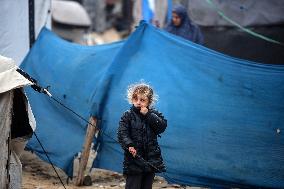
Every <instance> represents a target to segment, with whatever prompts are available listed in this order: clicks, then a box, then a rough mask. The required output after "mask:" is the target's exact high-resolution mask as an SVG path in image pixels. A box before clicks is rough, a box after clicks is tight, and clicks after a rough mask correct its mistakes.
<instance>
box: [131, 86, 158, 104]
mask: <svg viewBox="0 0 284 189" xmlns="http://www.w3.org/2000/svg"><path fill="white" fill-rule="evenodd" d="M138 94H142V95H145V96H146V97H147V98H148V100H149V106H153V105H154V104H155V102H156V101H157V100H158V95H157V94H155V93H154V90H153V88H152V87H151V86H150V85H148V84H146V83H144V82H139V83H135V84H131V85H129V86H128V88H127V100H128V102H129V104H132V100H133V98H136V97H137V95H138Z"/></svg>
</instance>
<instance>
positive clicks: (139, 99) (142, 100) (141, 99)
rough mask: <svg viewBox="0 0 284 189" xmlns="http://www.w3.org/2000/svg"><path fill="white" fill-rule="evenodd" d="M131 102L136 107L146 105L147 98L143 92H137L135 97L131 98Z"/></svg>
mask: <svg viewBox="0 0 284 189" xmlns="http://www.w3.org/2000/svg"><path fill="white" fill-rule="evenodd" d="M132 103H133V105H134V106H135V107H136V108H142V107H148V106H149V99H148V97H147V96H146V95H144V94H137V96H136V97H133V98H132Z"/></svg>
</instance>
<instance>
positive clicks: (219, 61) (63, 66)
mask: <svg viewBox="0 0 284 189" xmlns="http://www.w3.org/2000/svg"><path fill="white" fill-rule="evenodd" d="M23 68H24V69H25V70H26V71H27V72H28V73H29V74H31V76H33V77H34V78H36V79H37V80H38V81H39V84H41V85H42V86H47V85H50V86H51V87H50V91H51V93H52V94H53V95H54V98H57V99H59V100H60V101H61V102H62V103H63V104H65V105H66V106H68V107H70V108H71V109H73V110H74V111H76V112H77V113H79V114H80V115H82V116H83V117H84V118H85V119H88V118H89V117H90V115H94V116H96V117H97V118H98V119H99V120H100V128H101V135H100V137H99V138H98V140H96V141H95V142H97V143H100V150H99V153H98V157H97V159H96V162H95V164H94V165H95V166H96V167H99V168H104V169H109V170H114V171H118V172H121V171H122V159H123V155H122V150H121V148H120V146H119V145H118V144H117V143H116V141H115V139H116V130H117V127H118V122H119V119H120V116H121V114H122V113H123V112H124V111H125V110H126V109H127V108H129V106H130V105H129V104H128V103H127V101H126V100H125V95H126V88H127V86H128V85H129V84H131V83H134V82H138V81H140V80H141V79H143V80H145V81H146V82H149V83H150V84H151V85H152V86H153V87H154V90H155V91H156V92H157V94H158V95H159V102H158V103H157V104H156V107H157V108H158V109H159V110H160V111H161V112H163V114H164V115H165V117H166V118H167V120H168V128H167V130H166V132H165V133H164V134H163V135H162V138H161V139H159V143H160V145H161V149H162V154H163V157H164V160H165V163H166V165H167V172H166V175H162V176H166V179H167V180H168V181H170V182H175V183H179V184H186V185H195V186H210V187H241V188H246V187H271V188H283V187H284V140H283V129H284V127H283V125H284V124H283V123H284V117H283V113H284V104H283V102H284V85H283V84H284V66H279V65H265V64H260V63H256V62H249V61H245V60H239V59H236V58H232V57H229V56H226V55H223V54H220V53H217V52H215V51H212V50H209V49H207V48H204V47H202V46H199V45H196V44H193V43H191V42H189V41H185V40H183V39H181V38H179V37H176V36H173V35H171V34H168V33H166V32H164V31H160V30H158V29H156V28H154V27H152V26H150V25H147V24H145V23H142V24H140V26H139V27H138V28H137V29H136V31H135V32H134V33H133V34H132V35H131V36H130V37H129V39H128V40H127V41H125V42H119V43H114V44H109V45H103V46H94V47H83V46H79V45H75V44H70V43H68V42H65V41H63V40H60V39H59V38H57V37H56V36H55V35H54V34H52V33H51V32H49V31H48V30H46V29H44V30H43V31H42V32H41V34H40V37H39V39H38V41H37V42H36V44H35V46H34V47H33V49H32V50H31V51H30V53H29V54H28V56H27V57H26V58H25V60H24V62H23ZM27 91H28V95H29V98H30V101H31V104H32V108H33V111H34V113H35V115H36V118H37V124H38V129H37V135H38V137H39V138H40V140H41V142H42V143H43V145H44V147H45V149H46V151H47V152H48V155H49V156H50V158H51V160H52V161H53V163H54V164H55V165H57V166H58V167H60V168H62V169H63V170H65V171H66V172H67V173H68V174H69V175H71V173H72V160H73V157H74V155H75V154H76V153H77V152H79V151H80V150H81V148H82V143H83V140H84V136H85V130H86V123H84V122H83V121H82V120H80V119H79V118H77V117H76V116H74V115H73V114H72V113H70V112H69V111H67V110H66V109H64V108H63V107H62V106H60V105H58V104H57V103H55V102H54V101H52V100H51V99H49V98H48V97H47V96H45V95H41V94H38V93H36V92H34V91H32V90H30V89H27ZM28 146H29V148H30V149H32V150H34V151H35V152H36V153H37V154H38V155H39V156H40V157H41V158H43V159H45V160H46V157H45V155H44V154H43V150H42V149H41V148H40V146H39V145H38V142H37V141H36V140H35V139H34V138H33V139H32V140H31V141H30V142H29V144H28Z"/></svg>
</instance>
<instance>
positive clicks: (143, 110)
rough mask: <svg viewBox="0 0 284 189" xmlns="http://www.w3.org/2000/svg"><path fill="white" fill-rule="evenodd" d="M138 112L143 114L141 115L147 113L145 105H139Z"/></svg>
mask: <svg viewBox="0 0 284 189" xmlns="http://www.w3.org/2000/svg"><path fill="white" fill-rule="evenodd" d="M140 113H141V114H143V115H145V114H147V113H148V108H146V107H141V109H140Z"/></svg>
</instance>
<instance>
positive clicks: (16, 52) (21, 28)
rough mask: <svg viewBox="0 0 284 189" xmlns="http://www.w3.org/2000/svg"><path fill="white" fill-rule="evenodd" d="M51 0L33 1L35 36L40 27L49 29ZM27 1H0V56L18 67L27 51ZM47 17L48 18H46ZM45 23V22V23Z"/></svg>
mask: <svg viewBox="0 0 284 189" xmlns="http://www.w3.org/2000/svg"><path fill="white" fill-rule="evenodd" d="M50 2H51V0H35V32H36V36H37V35H38V33H39V32H40V30H41V28H42V26H44V25H45V23H46V26H47V28H50V27H51V21H50V14H48V9H49V8H50ZM28 3H29V0H12V1H11V0H1V6H0V26H1V27H0V54H1V55H4V56H7V57H11V58H12V59H13V60H15V63H16V65H20V64H21V62H22V60H23V59H24V57H25V56H26V54H27V53H28V51H29V44H30V39H29V5H28ZM47 17H48V18H47ZM46 21H47V22H46Z"/></svg>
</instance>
